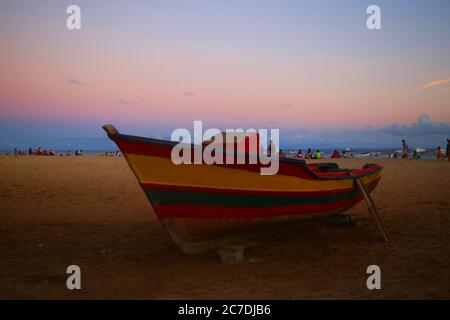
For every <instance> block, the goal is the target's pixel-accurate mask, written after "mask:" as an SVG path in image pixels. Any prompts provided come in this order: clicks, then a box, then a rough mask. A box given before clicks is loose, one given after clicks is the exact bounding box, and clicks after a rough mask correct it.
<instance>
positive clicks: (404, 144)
mask: <svg viewBox="0 0 450 320" xmlns="http://www.w3.org/2000/svg"><path fill="white" fill-rule="evenodd" d="M402 147H403V156H402V158H404V159H408V153H409V147H408V144H407V143H406V141H405V139H403V140H402Z"/></svg>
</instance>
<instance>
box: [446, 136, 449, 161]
mask: <svg viewBox="0 0 450 320" xmlns="http://www.w3.org/2000/svg"><path fill="white" fill-rule="evenodd" d="M445 154H446V155H447V160H448V161H449V162H450V139H447V147H446V148H445Z"/></svg>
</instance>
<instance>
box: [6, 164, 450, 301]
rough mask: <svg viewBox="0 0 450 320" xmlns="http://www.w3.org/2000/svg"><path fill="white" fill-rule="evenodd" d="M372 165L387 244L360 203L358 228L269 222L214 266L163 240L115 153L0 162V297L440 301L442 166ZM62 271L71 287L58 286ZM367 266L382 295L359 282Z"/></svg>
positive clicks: (447, 250)
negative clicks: (78, 278)
mask: <svg viewBox="0 0 450 320" xmlns="http://www.w3.org/2000/svg"><path fill="white" fill-rule="evenodd" d="M371 161H372V162H373V161H374V160H373V159H372V160H367V159H359V160H357V159H341V160H339V161H338V162H339V164H340V165H341V166H342V167H361V166H362V165H363V164H364V163H366V162H371ZM376 162H378V163H380V164H382V165H383V166H384V167H385V170H384V172H383V177H382V180H381V182H380V185H379V187H378V188H377V190H375V192H374V194H373V197H374V200H375V201H376V203H377V205H378V209H379V212H380V214H381V215H382V216H383V218H384V220H385V223H386V225H387V227H388V229H389V230H390V232H391V235H392V238H393V239H394V243H393V244H392V245H386V244H384V243H383V241H382V238H381V236H380V234H379V232H378V229H377V227H376V225H375V223H374V222H373V221H372V219H371V217H370V215H369V214H368V212H367V209H366V207H365V205H364V204H363V203H362V204H359V205H358V206H356V207H355V208H353V209H351V210H350V211H349V212H348V213H349V214H350V215H351V216H354V217H356V218H358V219H359V221H360V222H361V224H360V226H359V227H348V226H344V227H342V226H335V225H330V224H325V223H323V222H321V223H319V222H317V221H308V222H304V223H299V224H294V225H289V226H283V227H280V226H278V227H273V228H272V229H270V230H264V231H263V232H258V234H257V235H255V236H253V237H252V238H251V241H250V242H249V243H248V248H247V249H246V251H245V256H246V259H247V260H246V262H244V263H242V264H239V265H223V264H221V263H220V260H219V259H218V257H217V255H216V253H215V252H207V253H202V254H198V255H186V254H184V253H182V252H181V251H179V250H178V249H177V248H176V247H175V245H173V244H172V243H171V242H170V240H169V238H168V236H167V235H166V234H165V231H164V229H163V228H162V226H161V224H160V223H159V221H158V219H157V217H156V216H155V215H154V213H153V212H152V209H151V207H150V205H149V203H148V201H147V199H146V198H145V195H144V193H143V192H142V191H141V189H140V187H139V185H138V183H137V181H136V179H135V177H134V176H133V174H132V173H131V171H130V170H129V168H128V166H127V165H126V163H125V160H124V159H123V158H109V157H95V156H85V157H70V158H68V157H28V156H27V157H21V158H14V157H11V156H1V157H0V177H1V179H0V298H2V299H14V298H31V299H37V298H58V299H68V298H69V299H72V298H74V299H78V298H83V299H99V298H106V299H108V298H125V299H128V298H133V299H170V298H175V299H178V298H183V299H184V298H193V299H198V298H213V299H215V298H225V299H231V298H233V299H311V298H325V299H335V298H339V299H340V298H352V299H353V298H356V299H359V298H369V299H370V298H375V299H380V298H383V299H384V298H388V299H392V298H393V299H397V298H413V299H415V298H426V299H433V298H447V299H449V298H450V242H449V240H450V163H449V162H439V161H436V160H419V161H414V160H376ZM248 259H251V260H250V261H251V262H249V261H248ZM71 264H76V265H79V266H80V267H81V270H82V290H79V291H76V290H75V291H69V290H68V289H67V288H66V277H67V275H66V273H65V272H66V268H67V266H68V265H71ZM372 264H376V265H379V266H380V267H381V272H382V289H381V290H372V291H371V290H368V289H367V287H366V279H367V277H368V275H367V274H366V268H367V266H369V265H372Z"/></svg>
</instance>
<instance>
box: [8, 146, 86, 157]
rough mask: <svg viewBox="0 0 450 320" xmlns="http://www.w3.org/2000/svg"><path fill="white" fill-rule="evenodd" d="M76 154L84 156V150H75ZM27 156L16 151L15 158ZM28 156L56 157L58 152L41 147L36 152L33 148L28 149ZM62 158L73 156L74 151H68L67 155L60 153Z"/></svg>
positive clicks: (20, 151)
mask: <svg viewBox="0 0 450 320" xmlns="http://www.w3.org/2000/svg"><path fill="white" fill-rule="evenodd" d="M74 154H75V155H76V156H82V155H83V150H78V149H77V150H75V151H74ZM24 155H26V153H25V152H23V151H22V150H17V148H16V149H14V156H16V157H18V156H24ZM28 155H29V156H56V155H57V154H56V150H55V149H53V148H52V149H50V150H48V151H47V149H42V148H41V147H39V148H37V149H36V150H33V148H32V147H29V148H28ZM59 155H60V156H64V155H65V156H71V155H72V151H71V150H67V151H66V152H65V153H60V154H59Z"/></svg>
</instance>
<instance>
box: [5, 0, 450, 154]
mask: <svg viewBox="0 0 450 320" xmlns="http://www.w3.org/2000/svg"><path fill="white" fill-rule="evenodd" d="M70 4H73V3H72V1H56V0H55V1H49V0H46V1H35V2H30V1H24V0H14V1H12V0H4V1H2V2H1V4H0V9H1V10H0V37H1V41H2V46H1V48H2V49H1V50H2V51H1V53H2V54H1V55H0V68H1V70H2V71H3V72H2V73H1V74H0V150H8V149H9V150H11V149H13V148H14V147H18V148H27V147H28V146H30V145H31V146H34V147H37V146H42V147H48V148H49V147H56V148H64V149H66V148H71V149H74V148H83V149H104V148H110V147H112V144H111V143H110V142H109V141H108V140H106V138H105V136H104V134H103V132H102V130H101V125H102V124H104V123H114V124H116V126H117V127H118V128H119V129H120V130H121V131H123V132H127V133H132V134H139V135H147V136H153V137H159V138H165V137H168V136H170V132H171V130H173V129H176V128H178V127H186V128H191V127H192V122H193V121H194V120H203V121H204V123H205V125H206V126H209V127H216V128H219V129H226V128H254V127H256V128H279V129H280V130H281V142H282V144H283V147H285V148H286V147H303V148H305V147H308V146H312V147H322V148H324V147H327V148H328V147H330V148H332V147H333V146H336V147H347V146H349V147H369V148H372V147H374V148H375V147H395V146H397V145H398V144H399V141H400V140H401V139H402V138H406V139H408V141H410V143H411V144H415V145H417V146H421V147H435V146H437V145H443V144H444V142H445V139H446V138H448V137H449V136H450V129H449V125H448V124H449V123H450V108H449V107H450V64H449V61H450V41H449V40H450V19H449V14H450V1H448V0H434V1H419V0H416V1H407V0H392V1H360V0H348V1H331V0H329V1H324V0H316V1H306V0H304V1H302V0H280V1H275V0H259V1H256V0H239V1H238V0H227V1H225V0H208V1H207V0H184V1H181V0H178V1H175V0H170V1H169V0H158V1H156V0H149V1H144V0H136V1H118V0H117V1H115V0H110V1H106V0H105V1H103V0H102V1H100V0H93V1H87V0H80V1H77V3H76V4H78V5H79V6H80V7H81V9H82V30H80V31H68V30H67V29H66V28H65V19H66V17H67V14H66V13H65V9H66V7H67V6H68V5H70ZM371 4H376V5H379V6H380V8H381V19H382V20H381V24H382V30H376V31H369V30H368V29H367V28H366V19H367V17H368V15H367V14H366V8H367V7H368V6H369V5H371Z"/></svg>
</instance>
